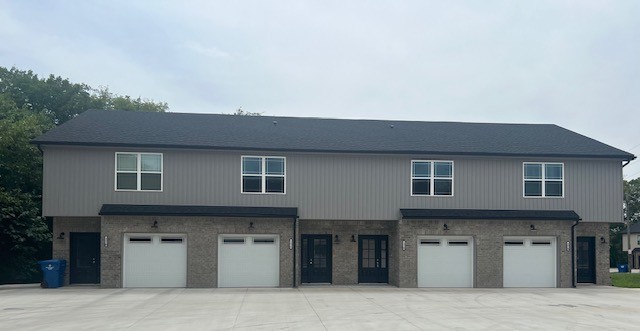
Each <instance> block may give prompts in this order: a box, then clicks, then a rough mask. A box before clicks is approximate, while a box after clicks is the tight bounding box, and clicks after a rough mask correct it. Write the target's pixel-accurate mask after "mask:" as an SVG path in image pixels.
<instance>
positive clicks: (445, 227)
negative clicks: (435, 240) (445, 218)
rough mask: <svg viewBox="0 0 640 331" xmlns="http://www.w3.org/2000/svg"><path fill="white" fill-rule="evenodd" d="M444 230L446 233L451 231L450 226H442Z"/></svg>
mask: <svg viewBox="0 0 640 331" xmlns="http://www.w3.org/2000/svg"><path fill="white" fill-rule="evenodd" d="M442 228H443V229H444V230H445V231H449V225H447V223H445V224H444V225H443V226H442Z"/></svg>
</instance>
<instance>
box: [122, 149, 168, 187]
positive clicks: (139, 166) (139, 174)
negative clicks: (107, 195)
mask: <svg viewBox="0 0 640 331" xmlns="http://www.w3.org/2000/svg"><path fill="white" fill-rule="evenodd" d="M119 154H135V155H136V171H135V172H134V171H118V155H119ZM142 155H160V171H159V172H158V171H142ZM113 172H114V176H113V188H114V190H115V191H116V192H163V191H164V153H156V152H116V153H115V157H114V169H113ZM118 173H125V174H131V173H135V174H136V184H137V189H135V190H132V189H119V188H118ZM143 173H145V174H160V189H159V190H143V189H142V174H143Z"/></svg>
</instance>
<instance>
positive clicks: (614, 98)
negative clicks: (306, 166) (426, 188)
mask: <svg viewBox="0 0 640 331" xmlns="http://www.w3.org/2000/svg"><path fill="white" fill-rule="evenodd" d="M0 66H5V67H11V66H16V67H18V68H19V69H24V70H26V69H31V70H33V71H34V72H36V73H38V74H39V75H41V76H46V75H48V74H50V73H53V74H55V75H60V76H62V77H64V78H69V79H70V80H71V81H73V82H78V83H79V82H83V83H87V84H89V85H91V86H94V87H98V86H108V87H109V89H110V90H111V91H112V92H115V93H118V94H125V95H131V96H133V97H138V96H141V97H144V98H150V99H154V100H156V101H165V102H167V103H169V107H170V110H171V111H173V112H197V113H232V112H233V111H234V110H236V109H237V108H238V107H242V109H244V110H246V111H250V112H260V113H262V114H264V115H276V116H280V115H282V116H314V117H337V118H367V119H396V120H421V121H422V120H423V121H463V122H504V123H553V124H558V125H560V126H563V127H565V128H567V129H570V130H573V131H576V132H579V133H581V134H584V135H587V136H590V137H592V138H595V139H597V140H600V141H602V142H604V143H607V144H610V145H613V146H615V147H617V148H621V149H624V150H626V151H629V152H632V153H634V154H640V1H637V0H629V1H604V0H603V1H588V0H576V1H560V0H554V1H539V0H536V1H397V0H393V1H391V0H390V1H344V0H342V1H319V0H318V1H300V0H297V1H131V0H127V1H119V0H117V1H116V0H109V1H79V0H78V1H18V0H15V1H7V0H0ZM639 176H640V161H634V162H632V163H631V164H630V165H629V166H627V167H626V168H625V179H632V178H636V177H639Z"/></svg>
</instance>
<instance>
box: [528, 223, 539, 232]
mask: <svg viewBox="0 0 640 331" xmlns="http://www.w3.org/2000/svg"><path fill="white" fill-rule="evenodd" d="M529 230H531V231H538V229H536V226H535V225H533V224H531V225H529Z"/></svg>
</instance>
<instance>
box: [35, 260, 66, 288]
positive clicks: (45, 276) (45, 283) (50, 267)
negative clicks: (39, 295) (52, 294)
mask: <svg viewBox="0 0 640 331" xmlns="http://www.w3.org/2000/svg"><path fill="white" fill-rule="evenodd" d="M38 264H40V270H42V287H44V288H58V287H60V286H62V285H64V269H65V268H66V267H67V261H66V260H57V259H54V260H44V261H38Z"/></svg>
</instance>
